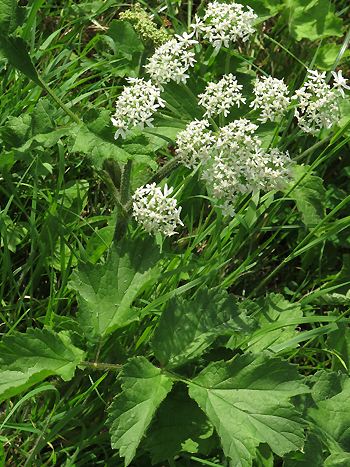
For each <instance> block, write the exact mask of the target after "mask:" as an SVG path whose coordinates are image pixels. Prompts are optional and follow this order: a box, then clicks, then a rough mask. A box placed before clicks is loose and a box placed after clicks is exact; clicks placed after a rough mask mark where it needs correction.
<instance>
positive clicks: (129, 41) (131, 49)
mask: <svg viewBox="0 0 350 467" xmlns="http://www.w3.org/2000/svg"><path fill="white" fill-rule="evenodd" d="M107 35H108V36H110V37H111V38H112V39H113V41H114V45H115V53H117V54H118V53H122V54H123V55H132V54H134V53H135V52H143V50H144V45H143V43H142V41H141V40H140V38H139V36H138V35H137V34H136V32H135V30H134V28H133V27H132V26H131V24H130V23H127V22H126V21H122V20H113V21H112V22H111V24H110V27H109V29H108V32H107Z"/></svg>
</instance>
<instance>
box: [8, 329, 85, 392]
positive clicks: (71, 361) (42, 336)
mask: <svg viewBox="0 0 350 467" xmlns="http://www.w3.org/2000/svg"><path fill="white" fill-rule="evenodd" d="M83 359H84V352H83V351H82V350H80V349H78V348H77V347H75V346H74V345H73V344H72V342H71V340H70V338H69V337H68V336H67V335H66V334H64V333H59V334H57V333H55V332H53V331H50V330H48V329H43V330H40V329H28V331H27V332H26V333H14V334H11V335H8V336H5V337H4V338H3V340H2V342H1V343H0V399H1V400H4V399H6V398H8V397H12V396H14V395H16V394H18V393H20V392H22V391H25V390H26V389H28V388H29V387H30V386H33V385H34V384H36V383H38V382H39V381H42V380H44V379H45V378H47V377H48V376H52V375H57V376H60V377H61V378H63V379H64V380H65V381H69V380H70V379H72V377H73V375H74V372H75V369H76V367H77V365H79V363H80V362H81V361H82V360H83Z"/></svg>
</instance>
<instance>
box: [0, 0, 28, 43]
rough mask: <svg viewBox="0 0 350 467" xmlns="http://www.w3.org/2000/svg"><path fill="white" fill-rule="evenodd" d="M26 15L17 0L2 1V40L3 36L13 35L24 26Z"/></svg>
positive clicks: (0, 20) (0, 23) (0, 4)
mask: <svg viewBox="0 0 350 467" xmlns="http://www.w3.org/2000/svg"><path fill="white" fill-rule="evenodd" d="M24 13H25V10H24V8H21V7H19V6H18V4H17V0H0V40H2V37H1V36H2V35H8V34H12V33H13V32H14V31H15V30H16V29H17V27H18V26H20V25H21V24H22V22H23V19H24Z"/></svg>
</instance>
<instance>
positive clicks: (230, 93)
mask: <svg viewBox="0 0 350 467" xmlns="http://www.w3.org/2000/svg"><path fill="white" fill-rule="evenodd" d="M242 88H243V86H242V85H241V84H238V83H237V78H236V77H235V76H234V75H233V74H232V73H230V74H228V75H224V76H223V78H222V79H221V80H220V81H218V82H217V83H214V82H209V83H208V85H207V87H206V88H205V91H204V93H203V94H200V95H199V96H198V97H199V102H198V103H199V104H200V105H202V106H203V107H204V108H205V109H206V112H205V114H204V116H206V117H213V116H216V115H218V114H221V113H223V114H224V116H225V117H227V115H228V114H229V113H230V109H231V107H233V106H234V105H236V106H237V107H239V106H240V105H241V104H245V102H246V99H245V98H244V97H243V95H242V93H241V90H242Z"/></svg>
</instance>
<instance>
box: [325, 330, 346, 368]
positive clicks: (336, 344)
mask: <svg viewBox="0 0 350 467" xmlns="http://www.w3.org/2000/svg"><path fill="white" fill-rule="evenodd" d="M327 344H328V347H329V348H331V349H333V350H335V351H336V353H337V355H339V356H340V359H341V360H342V361H341V360H340V359H339V358H338V357H335V356H334V357H333V369H334V370H342V371H347V372H349V370H350V329H349V326H346V325H345V324H344V323H339V324H338V330H336V331H335V332H332V333H331V334H330V335H329V336H328V339H327ZM344 365H345V367H346V368H344Z"/></svg>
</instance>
